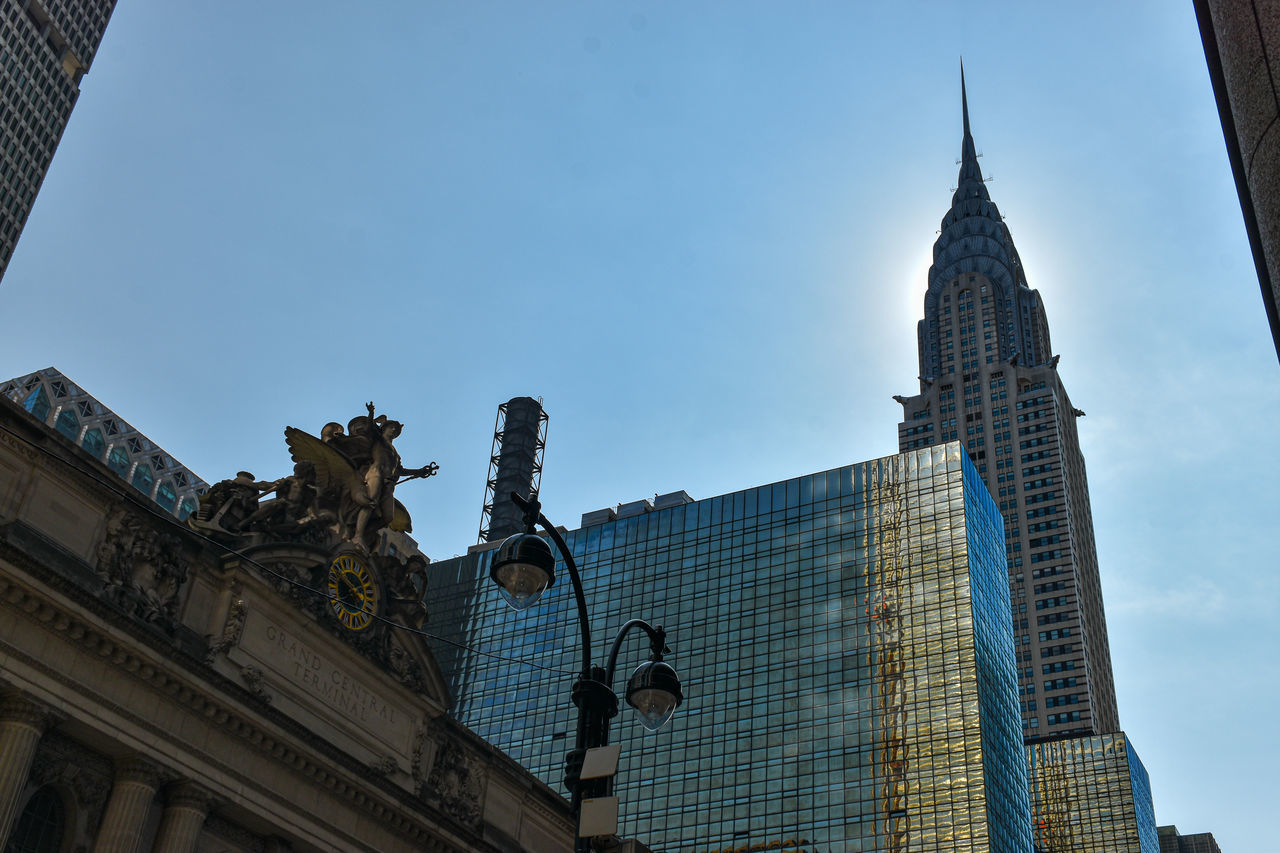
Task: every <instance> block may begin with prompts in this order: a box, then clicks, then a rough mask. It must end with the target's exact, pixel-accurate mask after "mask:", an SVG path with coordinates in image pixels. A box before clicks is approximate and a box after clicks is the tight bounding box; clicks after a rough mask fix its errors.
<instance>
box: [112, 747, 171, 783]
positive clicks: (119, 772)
mask: <svg viewBox="0 0 1280 853" xmlns="http://www.w3.org/2000/svg"><path fill="white" fill-rule="evenodd" d="M115 765H116V776H115V781H116V782H117V783H119V782H135V783H137V784H139V785H146V786H147V787H148V788H152V789H155V788H159V787H160V784H161V783H162V782H164V780H165V778H166V777H167V776H169V775H170V774H169V773H168V772H167V771H166V770H165V769H164V768H163V767H161V766H160V765H159V764H156V763H155V762H154V761H152V760H151V759H149V758H144V757H143V756H141V755H124V756H121V757H119V758H117V759H116V761H115Z"/></svg>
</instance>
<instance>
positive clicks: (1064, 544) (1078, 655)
mask: <svg viewBox="0 0 1280 853" xmlns="http://www.w3.org/2000/svg"><path fill="white" fill-rule="evenodd" d="M960 100H961V110H962V113H963V116H964V141H963V143H962V148H961V157H960V178H959V181H958V183H957V187H956V191H955V194H954V195H953V196H952V199H951V209H950V210H949V211H947V214H946V216H944V217H943V218H942V229H941V232H940V235H939V237H938V240H937V242H936V243H934V246H933V266H932V267H931V268H930V269H929V287H928V291H927V292H926V294H925V297H924V319H923V320H921V321H920V324H919V328H918V334H919V346H920V393H919V394H918V395H916V396H914V397H901V396H899V397H895V399H896V400H897V401H898V402H899V403H901V404H902V408H903V421H902V423H901V424H900V425H899V426H898V447H899V450H900V451H903V452H905V451H907V450H911V449H913V448H917V447H924V446H927V445H932V444H937V443H940V442H943V441H950V440H959V441H961V442H963V444H964V446H965V448H966V450H968V452H969V456H970V458H971V459H972V460H973V463H974V465H975V466H977V469H978V472H979V474H980V475H981V476H982V478H983V480H984V481H985V482H986V484H987V488H988V489H990V491H991V494H992V496H993V497H994V498H995V499H996V502H997V504H998V506H999V508H1000V511H1001V514H1002V515H1003V516H1004V521H1005V537H1006V539H1005V546H1006V555H1007V558H1008V566H1009V588H1010V593H1011V594H1010V600H1011V602H1012V607H1013V614H1012V618H1013V629H1014V630H1013V633H1014V640H1015V644H1016V646H1017V649H1016V652H1017V658H1018V670H1019V680H1020V685H1019V692H1020V693H1021V696H1020V698H1021V700H1022V717H1023V735H1024V737H1025V738H1027V739H1035V738H1039V737H1044V736H1054V735H1061V734H1066V733H1080V732H1083V733H1095V734H1100V733H1105V732H1113V731H1117V730H1118V729H1119V721H1118V719H1117V713H1116V698H1115V685H1114V683H1113V680H1112V673H1111V653H1110V650H1109V648H1108V645H1107V623H1106V616H1105V614H1104V612H1103V607H1102V590H1101V585H1100V583H1099V579H1098V558H1097V552H1096V548H1095V545H1094V538H1093V516H1092V513H1091V511H1090V509H1089V487H1088V482H1087V480H1086V477H1085V467H1084V457H1083V456H1082V455H1081V453H1080V443H1079V440H1078V436H1077V433H1076V419H1077V418H1078V417H1080V416H1082V415H1083V414H1084V413H1083V412H1081V411H1080V410H1079V409H1077V408H1075V407H1074V406H1073V405H1072V404H1071V400H1070V398H1069V397H1068V396H1067V391H1066V388H1065V387H1063V384H1062V381H1061V379H1060V378H1059V376H1058V357H1057V356H1055V355H1053V353H1052V349H1051V348H1050V344H1049V324H1048V321H1047V319H1046V317H1045V310H1044V304H1043V303H1042V302H1041V299H1040V294H1039V293H1038V292H1037V291H1035V290H1033V289H1031V288H1030V287H1029V286H1028V284H1027V279H1026V275H1025V273H1024V271H1023V268H1022V262H1021V261H1020V260H1019V258H1018V252H1017V249H1015V248H1014V245H1013V238H1012V236H1011V235H1010V233H1009V228H1008V227H1007V226H1006V225H1005V223H1004V219H1003V218H1002V217H1001V215H1000V211H999V210H998V209H997V208H996V205H995V203H994V202H992V201H991V197H990V195H989V194H988V193H987V186H986V183H985V182H984V180H983V177H982V170H981V169H980V168H979V166H978V154H977V150H976V148H975V147H974V143H973V136H972V134H971V133H970V131H969V103H968V96H967V93H966V91H965V85H964V72H963V70H962V71H961V73H960Z"/></svg>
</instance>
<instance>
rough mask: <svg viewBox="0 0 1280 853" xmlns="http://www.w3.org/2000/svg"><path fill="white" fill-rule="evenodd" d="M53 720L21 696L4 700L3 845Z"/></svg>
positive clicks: (0, 768) (0, 705) (0, 762)
mask: <svg viewBox="0 0 1280 853" xmlns="http://www.w3.org/2000/svg"><path fill="white" fill-rule="evenodd" d="M51 720H52V715H51V713H50V711H49V709H48V708H47V707H45V706H44V705H41V704H40V703H39V702H35V701H32V700H31V699H28V698H26V697H25V696H20V695H18V694H10V695H8V696H5V697H3V698H0V846H3V845H4V843H5V842H6V841H8V840H9V832H10V830H12V829H13V822H14V820H15V819H16V818H17V816H18V802H19V800H20V798H21V797H22V792H23V790H24V789H25V788H26V787H27V778H28V777H29V776H30V775H31V763H32V762H33V761H34V760H35V757H36V747H37V746H38V745H39V744H40V738H41V736H43V735H44V733H45V729H47V728H48V727H49V723H50V721H51Z"/></svg>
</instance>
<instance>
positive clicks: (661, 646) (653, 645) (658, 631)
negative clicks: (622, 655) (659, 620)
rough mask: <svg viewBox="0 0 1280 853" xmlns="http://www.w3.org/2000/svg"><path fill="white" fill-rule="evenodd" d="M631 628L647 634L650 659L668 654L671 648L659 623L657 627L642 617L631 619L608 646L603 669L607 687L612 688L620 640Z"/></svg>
mask: <svg viewBox="0 0 1280 853" xmlns="http://www.w3.org/2000/svg"><path fill="white" fill-rule="evenodd" d="M632 628H639V629H641V630H642V631H644V632H645V633H646V634H648V635H649V650H650V652H652V660H655V661H659V660H662V656H663V655H664V654H670V652H671V649H669V648H667V632H666V631H664V630H663V629H662V626H661V625H659V626H658V627H657V628H655V627H653V626H652V625H650V624H649V623H648V622H646V621H644V620H643V619H632V620H630V621H629V622H627V623H626V624H625V625H623V626H622V628H621V629H619V631H618V636H616V637H614V638H613V645H612V646H610V647H609V663H608V665H607V666H606V667H605V671H604V683H605V684H607V685H609V689H610V690H612V689H613V673H614V670H615V669H617V667H618V652H619V650H621V648H622V640H623V638H625V637H626V636H627V634H628V633H629V632H630V631H631V629H632Z"/></svg>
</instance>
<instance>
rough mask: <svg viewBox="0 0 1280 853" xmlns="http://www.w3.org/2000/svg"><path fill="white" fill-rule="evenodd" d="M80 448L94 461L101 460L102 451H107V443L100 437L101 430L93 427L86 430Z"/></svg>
mask: <svg viewBox="0 0 1280 853" xmlns="http://www.w3.org/2000/svg"><path fill="white" fill-rule="evenodd" d="M80 446H81V447H83V448H84V449H85V450H86V451H87V452H88V454H89V455H90V456H92V457H93V458H94V459H101V458H102V451H104V450H106V449H107V442H106V440H105V439H103V437H102V430H100V429H98V428H97V427H94V428H93V429H91V430H87V431H86V432H85V434H84V439H82V440H81V442H80Z"/></svg>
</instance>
